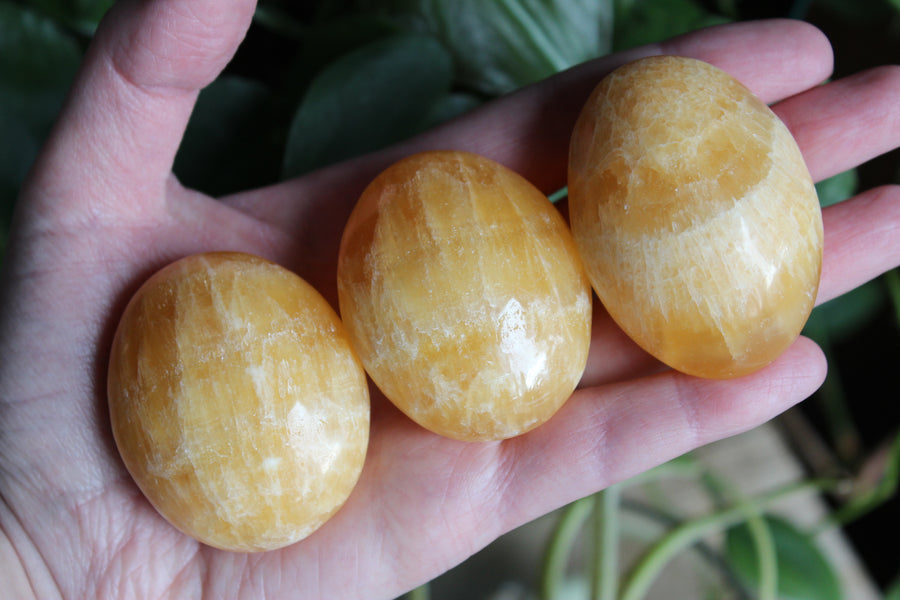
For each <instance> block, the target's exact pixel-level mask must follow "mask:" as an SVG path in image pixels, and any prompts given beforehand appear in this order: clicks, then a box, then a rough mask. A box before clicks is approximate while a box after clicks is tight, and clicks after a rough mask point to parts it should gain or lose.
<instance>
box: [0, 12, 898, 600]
mask: <svg viewBox="0 0 900 600" xmlns="http://www.w3.org/2000/svg"><path fill="white" fill-rule="evenodd" d="M221 4H222V3H221V1H220V0H142V1H138V0H123V1H122V2H119V3H118V4H117V5H116V6H115V7H114V9H113V10H112V12H111V14H110V15H109V16H108V18H107V19H106V20H105V22H104V23H103V25H102V27H101V28H100V30H99V31H98V34H97V37H96V41H95V43H94V45H93V47H92V48H91V50H90V52H89V54H88V56H87V57H86V59H85V62H84V65H83V68H82V70H81V72H80V75H79V77H78V79H77V82H76V83H75V85H74V89H73V91H72V94H71V96H70V98H69V101H68V102H67V104H66V106H65V109H64V110H63V112H62V114H61V115H60V118H59V122H58V125H57V127H56V128H55V130H54V132H53V134H52V136H51V137H50V139H49V141H48V142H47V145H46V147H45V149H44V150H43V153H42V154H41V156H40V159H39V160H38V161H37V164H36V165H35V167H34V170H33V172H32V174H31V177H30V179H29V181H28V183H27V185H26V186H25V188H24V190H23V191H22V196H21V201H20V204H19V210H18V213H17V216H16V220H15V224H14V231H13V234H12V240H11V242H10V247H9V251H8V255H7V257H6V264H5V267H4V272H3V276H2V277H3V279H2V288H0V289H2V297H0V356H2V357H3V360H2V361H0V498H2V502H0V527H2V529H0V580H2V581H3V582H4V591H5V592H8V591H10V590H12V597H17V598H19V597H21V598H28V597H38V598H42V599H51V598H73V599H74V598H122V597H127V598H161V597H178V598H183V597H204V598H205V597H208V598H282V597H285V598H287V597H291V598H297V597H298V590H300V592H299V595H300V596H301V597H304V598H329V599H339V598H391V597H395V596H397V595H399V594H401V593H402V592H404V591H406V590H408V589H410V588H412V587H414V586H416V585H418V584H420V583H422V582H424V581H426V580H428V579H430V578H432V577H434V576H436V575H438V574H440V573H441V572H443V571H445V570H447V569H448V568H450V567H452V566H453V565H455V564H457V563H459V562H460V561H461V560H463V559H465V558H466V557H468V556H470V555H471V554H472V553H473V552H475V551H476V550H478V549H480V548H482V547H483V546H485V545H486V544H488V543H489V542H491V541H492V540H493V539H495V538H496V537H497V536H499V535H500V534H502V533H503V532H505V531H508V530H510V529H512V528H514V527H516V526H518V525H521V524H523V523H525V522H526V521H528V520H530V519H532V518H535V517H537V516H539V515H541V514H543V513H546V512H548V511H550V510H552V509H554V508H556V507H558V506H560V505H562V504H564V503H567V502H569V501H572V500H574V499H576V498H578V497H581V496H584V495H587V494H589V493H592V492H595V491H597V490H599V489H602V488H603V487H605V486H607V485H609V484H611V483H613V482H616V481H619V480H622V479H625V478H627V477H629V476H632V475H635V474H637V473H639V472H641V471H644V470H646V469H648V468H650V467H652V466H654V465H657V464H659V463H661V462H664V461H666V460H668V459H670V458H672V457H675V456H677V455H680V454H682V453H684V452H686V451H689V450H691V449H693V448H696V447H698V446H700V445H703V444H706V443H709V442H712V441H714V440H717V439H720V438H722V437H725V436H729V435H733V434H736V433H739V432H741V431H745V430H747V429H749V428H752V427H754V426H756V425H758V424H760V423H762V422H764V421H766V420H768V419H771V418H772V417H774V416H775V415H777V414H779V413H780V412H782V411H784V410H785V409H787V408H789V407H790V406H792V405H794V404H795V403H797V402H799V401H801V400H803V399H804V398H806V397H808V396H809V395H810V394H811V393H812V392H813V391H814V390H815V389H816V388H817V387H818V386H819V385H820V383H821V382H822V379H823V377H824V373H825V368H826V367H825V363H824V359H823V357H822V354H821V352H820V351H819V349H818V348H817V347H816V346H815V345H814V344H813V343H812V342H810V341H809V340H806V339H799V340H798V341H797V342H796V343H795V344H794V345H793V346H792V347H791V348H790V349H789V350H788V351H787V352H786V353H785V354H784V355H783V356H782V357H781V358H780V359H779V360H777V361H776V362H775V363H773V364H772V365H771V366H769V367H767V368H766V369H764V370H762V371H760V372H758V373H755V374H753V375H751V376H748V377H745V378H741V379H737V380H731V381H707V380H700V379H694V378H691V377H687V376H684V375H679V374H677V373H673V372H671V371H666V370H663V369H661V368H660V367H659V365H657V364H656V363H655V362H653V360H651V359H650V358H648V357H647V356H646V355H645V354H643V353H642V352H641V351H640V350H639V349H637V348H636V347H635V346H634V345H633V344H632V343H630V342H629V341H628V340H627V339H626V338H625V337H624V336H623V334H622V333H621V332H620V331H619V330H617V329H616V328H615V327H614V326H613V325H612V324H611V322H610V321H609V319H608V317H607V316H606V315H605V314H604V313H603V311H602V310H600V308H599V307H596V308H595V313H596V317H595V322H594V333H593V337H594V339H593V342H594V343H593V345H592V350H591V356H590V360H589V363H588V368H587V371H586V373H585V377H584V380H583V382H582V385H581V388H580V389H579V390H578V391H576V392H575V394H574V395H573V396H572V398H571V399H570V400H569V402H568V403H567V404H566V406H565V407H564V408H563V409H562V410H561V411H560V412H559V413H558V414H557V415H556V416H555V417H554V418H553V419H551V421H550V422H548V423H547V424H546V425H544V426H542V427H540V428H538V429H537V430H535V431H533V432H531V433H529V434H527V435H525V436H522V437H519V438H515V439H512V440H509V441H506V442H502V443H485V444H466V443H461V442H455V441H451V440H448V439H444V438H440V437H437V436H435V435H433V434H430V433H427V432H425V431H424V430H422V429H420V428H418V427H417V426H415V425H414V424H413V423H411V422H410V421H409V420H408V419H406V418H405V417H403V416H402V415H401V414H400V413H398V412H397V411H396V410H394V409H392V408H391V407H390V406H389V405H388V404H387V403H386V402H384V401H383V400H382V399H379V398H377V397H376V398H375V400H374V405H373V423H372V438H371V446H370V449H369V455H368V459H367V462H366V465H365V468H364V471H363V475H362V478H361V480H360V482H359V485H358V487H357V488H356V490H355V491H354V493H353V494H352V496H351V498H350V500H349V501H348V503H347V504H346V505H345V507H344V508H343V509H342V510H341V511H340V512H339V513H338V514H337V515H336V516H335V517H334V518H333V519H332V520H331V521H329V522H328V523H327V524H326V525H325V526H324V527H323V528H322V529H320V530H319V531H318V532H316V533H315V534H313V536H311V537H310V538H308V539H306V540H304V541H302V542H300V543H298V544H296V545H294V546H291V547H289V548H286V549H284V550H283V551H279V552H271V553H264V554H253V555H247V554H235V553H227V552H220V551H216V550H213V549H211V548H209V547H205V546H202V545H199V544H198V543H197V542H195V541H194V540H192V539H190V538H188V537H185V536H184V535H182V534H180V533H179V532H177V531H176V530H175V529H173V528H172V527H170V526H169V525H168V524H167V523H166V522H165V521H163V520H162V518H160V517H159V516H158V515H157V514H156V513H155V512H154V511H153V509H152V508H151V507H150V505H149V504H148V503H147V502H146V501H145V500H144V499H143V497H142V496H141V495H140V493H139V492H138V490H137V488H136V487H135V485H134V484H133V483H132V481H131V480H130V479H129V477H128V476H127V473H126V472H125V470H124V467H123V465H122V463H121V461H120V459H119V458H118V455H117V453H116V450H115V447H114V445H113V443H112V438H111V433H110V429H109V422H108V417H107V412H106V399H105V393H104V386H105V383H104V381H105V368H106V367H105V364H106V361H107V358H108V349H109V343H110V337H111V333H112V330H113V328H114V326H115V322H116V320H117V319H118V316H119V314H120V313H121V310H122V308H123V305H124V302H125V301H126V299H127V298H128V296H129V295H130V294H131V293H132V292H133V291H134V290H135V289H136V286H137V285H138V284H139V283H140V282H141V281H143V280H144V279H145V278H146V277H147V276H148V275H149V274H150V273H151V272H153V271H155V270H156V269H158V268H159V267H161V266H162V265H163V264H165V263H168V262H170V261H171V260H173V259H175V258H178V257H180V256H183V255H185V254H188V253H193V252H198V251H204V250H239V251H244V252H251V253H254V254H258V255H262V256H264V257H266V258H269V259H272V260H275V261H277V262H279V263H281V264H283V265H285V266H287V267H289V268H291V269H293V270H295V271H296V272H297V273H299V274H300V275H301V276H303V277H304V278H306V279H307V280H308V281H309V282H310V283H312V284H313V285H315V286H316V287H317V288H318V289H319V290H320V291H322V292H323V293H324V294H325V296H326V297H327V298H329V300H331V301H332V303H335V304H336V302H335V300H336V293H335V281H334V278H335V271H334V264H335V260H336V256H337V247H338V242H339V236H340V232H341V229H342V227H343V224H344V222H345V220H346V218H347V215H348V214H349V211H350V209H351V208H352V206H353V204H354V202H355V200H356V198H357V197H358V194H359V192H360V191H361V189H362V187H363V186H364V185H365V183H367V182H368V181H369V180H370V179H371V178H372V177H374V176H375V174H377V173H378V172H379V171H380V170H381V169H383V168H384V167H386V166H387V165H388V164H389V163H391V162H392V161H394V160H396V159H397V158H399V157H400V156H403V155H405V154H408V153H410V152H413V151H417V150H424V149H429V148H438V147H443V148H447V147H452V148H457V149H463V150H469V151H473V152H477V153H480V154H484V155H486V156H488V157H490V158H493V159H494V160H497V161H499V162H501V163H503V164H505V165H507V166H509V167H511V168H513V169H514V170H516V171H518V172H519V173H521V174H523V175H524V176H526V177H527V178H529V179H531V180H532V181H533V182H534V183H535V184H536V185H537V186H538V187H540V188H541V189H542V190H544V191H548V192H549V191H552V190H554V189H556V188H558V187H560V186H561V185H563V183H564V180H565V179H564V178H565V157H566V146H567V143H568V134H569V131H570V130H571V126H572V124H573V123H574V119H575V117H576V115H577V112H578V108H579V106H580V104H581V102H583V100H584V99H585V98H586V97H587V94H588V92H589V91H590V89H591V88H592V87H593V85H594V84H595V83H596V82H597V81H599V79H600V78H601V77H602V76H603V75H604V74H605V73H606V72H608V71H609V70H610V69H611V68H613V67H614V66H617V65H618V64H621V63H622V62H623V61H625V60H627V59H630V58H635V57H637V56H641V55H647V54H653V53H660V52H666V53H677V54H683V55H687V56H692V57H695V58H699V59H702V60H706V61H708V62H711V63H713V64H715V65H716V66H719V67H720V68H723V69H725V70H726V71H728V72H730V73H732V74H733V75H734V76H736V77H737V78H738V79H739V80H741V81H742V82H744V83H745V84H746V85H748V86H749V87H750V88H751V89H752V90H754V91H755V93H757V94H758V95H759V96H761V97H762V98H763V100H765V101H766V102H769V103H772V102H774V103H775V105H774V108H775V110H776V112H777V113H778V114H779V115H780V116H781V118H782V119H784V120H785V122H786V123H787V125H788V126H789V127H790V129H791V131H792V133H793V134H794V135H795V137H796V138H797V140H798V143H799V145H800V147H801V149H802V151H803V153H804V156H805V158H806V160H807V162H808V164H809V167H810V169H811V171H812V174H813V177H814V178H815V179H817V180H818V179H822V178H824V177H827V176H829V175H833V174H835V173H837V172H839V171H841V170H844V169H847V168H850V167H853V166H855V165H858V164H860V163H861V162H864V161H865V160H867V159H869V158H871V157H874V156H877V155H879V154H881V153H883V152H886V151H888V150H890V149H891V148H894V147H896V146H897V145H898V143H900V103H898V102H897V98H898V97H900V70H898V69H897V68H896V67H885V68H880V69H875V70H872V71H868V72H865V73H860V74H858V75H855V76H852V77H849V78H847V79H845V80H841V81H836V82H834V83H830V84H827V85H824V86H819V84H820V83H821V82H822V81H823V80H824V79H826V78H827V77H828V75H829V73H830V71H831V67H832V54H831V49H830V47H829V45H828V43H827V41H826V40H825V39H824V37H823V36H822V34H821V33H819V32H818V31H816V30H815V29H813V28H811V27H810V26H808V25H804V24H802V23H799V22H784V21H776V22H768V23H755V24H739V25H733V26H725V27H720V28H716V29H712V30H707V31H704V32H699V33H695V34H691V35H688V36H686V37H682V38H678V39H675V40H672V41H669V42H666V43H665V44H662V45H659V46H652V47H645V48H640V49H637V50H634V51H629V52H627V53H624V54H617V55H615V56H611V57H607V58H604V59H601V60H598V61H595V62H591V63H588V64H586V65H583V66H581V67H578V68H576V69H573V70H571V71H569V72H566V73H564V74H562V75H560V76H558V77H556V78H554V79H553V80H551V81H548V82H544V83H541V84H537V85H535V86H532V87H529V88H527V89H525V90H522V91H521V92H519V93H516V94H513V95H511V96H508V97H505V98H503V99H501V100H498V101H497V102H495V103H493V104H490V105H488V106H486V107H485V108H483V109H481V110H479V111H477V112H475V113H474V114H472V115H470V116H467V117H465V118H462V119H460V120H457V121H455V122H453V123H451V124H448V125H446V126H443V127H441V128H439V129H436V130H433V131H431V132H429V133H427V134H425V135H422V136H419V137H417V138H415V139H413V140H411V141H409V142H407V143H405V144H403V145H402V146H399V147H396V148H392V149H389V150H387V151H384V152H381V153H378V154H375V155H371V156H367V157H364V158H361V159H358V160H355V161H351V162H348V163H345V164H341V165H338V166H335V167H332V168H329V169H326V170H324V171H320V172H318V173H315V174H312V175H310V176H308V177H305V178H303V179H298V180H294V181H289V182H285V183H283V184H279V185H277V186H274V187H270V188H266V189H261V190H255V191H249V192H246V193H241V194H237V195H234V196H230V197H227V198H224V199H221V201H213V200H212V199H210V198H208V197H205V196H203V195H201V194H198V193H196V192H193V191H191V190H187V189H184V188H183V187H181V186H180V185H179V183H178V181H176V179H175V178H174V177H173V176H172V175H171V174H170V172H171V166H172V161H173V157H174V154H175V151H176V148H177V146H178V143H179V139H180V137H181V135H182V133H183V130H184V126H185V123H186V121H187V119H188V116H189V113H190V111H191V108H192V106H193V103H194V101H195V99H196V96H197V91H198V90H199V89H200V88H201V87H202V86H204V85H206V84H208V83H209V82H210V81H212V80H213V79H214V77H215V76H216V75H217V73H218V72H219V71H220V70H221V69H222V68H223V67H224V66H225V64H226V63H227V61H228V59H229V58H230V56H231V55H232V54H233V52H234V50H235V48H236V47H237V45H238V44H239V42H240V40H241V38H242V37H243V34H244V33H245V30H246V28H247V26H248V23H249V20H250V17H251V14H252V11H253V7H254V4H253V2H252V1H249V0H234V1H231V2H229V6H228V7H223V6H222V5H221ZM825 232H826V240H825V263H824V270H823V275H822V283H821V287H820V292H819V301H820V302H821V301H824V300H827V299H829V298H832V297H835V296H837V295H839V294H841V293H843V292H846V291H848V290H850V289H852V288H853V287H855V286H858V285H860V284H862V283H863V282H865V281H867V280H869V279H871V278H872V277H874V276H876V275H878V274H879V273H881V272H883V271H885V270H887V269H890V268H892V267H894V266H896V265H898V264H900V188H898V187H897V186H893V187H881V188H878V189H874V190H869V191H866V192H863V193H862V194H860V195H858V196H857V197H855V198H853V199H851V200H849V201H848V202H846V203H843V204H840V205H836V206H834V207H832V208H829V209H828V210H827V211H826V213H825Z"/></svg>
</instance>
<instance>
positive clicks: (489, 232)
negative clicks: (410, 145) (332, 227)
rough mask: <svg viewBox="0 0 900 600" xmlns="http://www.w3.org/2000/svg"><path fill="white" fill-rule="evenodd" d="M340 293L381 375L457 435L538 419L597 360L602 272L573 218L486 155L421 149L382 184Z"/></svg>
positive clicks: (358, 231)
mask: <svg viewBox="0 0 900 600" xmlns="http://www.w3.org/2000/svg"><path fill="white" fill-rule="evenodd" d="M338 291H339V298H340V307H341V315H342V317H343V319H344V323H345V324H346V326H347V330H348V331H349V333H350V337H351V339H352V340H353V343H354V347H355V348H356V350H357V352H358V353H359V355H360V358H361V359H362V361H363V364H364V365H365V366H366V370H367V371H368V372H369V374H370V375H371V377H372V379H373V380H374V381H375V383H376V384H377V385H378V387H379V388H380V389H381V390H382V392H384V394H385V395H386V396H387V397H388V398H389V399H390V400H391V401H392V402H393V403H394V404H395V405H396V406H398V407H399V408H400V409H401V410H402V411H403V412H405V413H406V414H407V415H409V416H410V417H411V418H412V419H413V420H415V421H416V422H418V423H419V424H421V425H422V426H424V427H426V428H427V429H429V430H431V431H434V432H437V433H439V434H441V435H444V436H447V437H451V438H455V439H460V440H467V441H475V440H497V439H503V438H508V437H512V436H515V435H518V434H520V433H523V432H525V431H528V430H530V429H532V428H534V427H537V426H538V425H539V424H541V423H543V422H544V421H546V420H547V419H549V418H550V416H552V415H553V414H554V413H555V412H556V410H557V409H558V408H559V407H560V406H561V405H562V404H563V403H564V402H565V400H566V399H567V398H568V397H569V395H570V394H571V393H572V390H573V389H574V388H575V385H576V384H577V383H578V381H579V379H580V377H581V374H582V372H583V371H584V367H585V364H586V361H587V351H588V346H589V344H590V321H591V296H590V284H589V283H588V281H587V277H586V275H585V273H584V269H583V267H582V265H581V261H580V259H579V257H578V255H577V252H576V249H575V245H574V242H573V241H572V238H571V234H570V232H569V230H568V228H567V226H566V224H565V222H564V220H563V219H562V217H561V215H560V214H559V212H558V211H557V210H556V209H555V208H554V207H553V205H552V204H551V203H550V202H549V200H548V199H547V197H546V196H544V195H543V194H541V192H540V191H538V190H537V189H536V188H535V187H534V186H533V185H531V184H530V183H528V182H527V181H526V180H525V179H523V178H522V177H520V176H519V175H517V174H516V173H514V172H512V171H510V170H509V169H507V168H505V167H503V166H501V165H499V164H497V163H495V162H493V161H490V160H488V159H486V158H482V157H479V156H476V155H474V154H469V153H464V152H450V151H447V152H426V153H422V154H417V155H414V156H411V157H408V158H406V159H404V160H402V161H400V162H398V163H396V164H394V165H393V166H391V167H390V168H388V169H387V170H386V171H385V172H383V173H382V174H381V175H379V176H378V177H377V178H376V179H375V180H374V181H373V182H372V183H371V184H370V185H369V187H368V188H367V189H366V190H365V192H364V193H363V195H362V197H361V198H360V200H359V203H358V204H357V206H356V208H355V210H354V212H353V214H352V215H351V217H350V220H349V222H348V223H347V226H346V229H345V231H344V237H343V240H342V243H341V250H340V256H339V259H338Z"/></svg>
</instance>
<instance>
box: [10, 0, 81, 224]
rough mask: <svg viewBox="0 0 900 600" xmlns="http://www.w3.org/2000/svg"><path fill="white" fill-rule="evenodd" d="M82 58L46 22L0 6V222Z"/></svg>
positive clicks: (21, 10)
mask: <svg viewBox="0 0 900 600" xmlns="http://www.w3.org/2000/svg"><path fill="white" fill-rule="evenodd" d="M80 59H81V52H80V50H79V48H78V46H77V45H76V43H75V42H74V40H72V38H70V37H69V36H68V35H67V34H65V33H63V32H62V31H60V29H59V28H58V27H56V26H55V25H54V23H53V22H52V21H51V20H50V19H48V18H46V17H42V16H38V15H36V14H35V13H33V12H31V11H29V10H26V9H24V8H22V7H20V6H18V5H16V4H13V3H11V2H6V1H0V136H2V137H0V139H2V140H3V144H2V145H0V148H2V149H0V162H2V165H0V214H2V215H3V217H6V216H7V215H9V213H10V212H11V210H12V204H13V202H14V200H15V197H16V195H17V194H18V190H19V186H20V185H21V184H22V180H23V179H24V177H25V173H26V172H27V170H28V169H29V167H30V166H31V163H32V162H33V160H34V158H35V156H36V155H37V152H38V148H39V147H40V146H41V144H42V143H43V141H44V138H45V137H46V135H47V133H48V132H49V130H50V127H51V126H52V124H53V121H54V120H55V119H56V115H57V113H58V112H59V109H60V107H61V106H62V103H63V100H64V99H65V95H66V92H67V91H68V88H69V86H70V84H71V82H72V79H73V77H74V76H75V71H76V70H77V68H78V63H79V61H80ZM2 220H3V219H0V221H2Z"/></svg>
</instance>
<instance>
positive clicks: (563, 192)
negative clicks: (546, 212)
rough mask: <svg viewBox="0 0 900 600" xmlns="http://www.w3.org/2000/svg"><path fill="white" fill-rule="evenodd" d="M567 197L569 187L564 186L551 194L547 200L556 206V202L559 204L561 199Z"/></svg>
mask: <svg viewBox="0 0 900 600" xmlns="http://www.w3.org/2000/svg"><path fill="white" fill-rule="evenodd" d="M568 195H569V186H564V187H561V188H559V189H558V190H556V191H555V192H553V193H552V194H550V196H549V200H550V202H552V203H553V204H556V203H557V202H559V201H560V200H562V199H563V198H565V197H567V196H568Z"/></svg>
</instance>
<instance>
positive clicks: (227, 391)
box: [108, 253, 369, 551]
mask: <svg viewBox="0 0 900 600" xmlns="http://www.w3.org/2000/svg"><path fill="white" fill-rule="evenodd" d="M108 392H109V409H110V417H111V420H112V429H113V433H114V435H115V440H116V444H117V445H118V448H119V451H120V453H121V455H122V459H123V460H124V462H125V465H126V467H127V468H128V470H129V472H130V473H131V475H132V476H133V478H134V480H135V481H136V482H137V484H138V486H139V487H140V489H141V491H142V492H143V493H144V495H145V496H146V497H147V499H148V500H149V501H150V502H151V503H152V504H153V506H155V507H156V509H157V510H158V511H159V512H160V513H161V514H162V515H163V516H164V517H165V518H166V519H168V520H169V521H170V522H171V523H172V524H173V525H175V526H176V527H177V528H179V529H181V530H182V531H183V532H185V533H187V534H188V535H191V536H193V537H194V538H196V539H198V540H200V541H202V542H204V543H206V544H209V545H211V546H215V547H218V548H223V549H227V550H240V551H256V550H270V549H274V548H279V547H282V546H285V545H288V544H291V543H293V542H296V541H298V540H300V539H302V538H304V537H306V536H307V535H309V534H310V533H311V532H312V531H313V530H315V529H316V528H318V527H319V526H320V525H321V524H322V523H324V522H325V520H326V519H328V517H330V516H331V515H332V514H333V513H334V512H335V511H337V510H338V508H339V507H340V506H341V505H342V504H343V503H344V501H345V500H346V499H347V497H348V496H349V494H350V491H351V490H352V489H353V487H354V485H355V483H356V481H357V478H358V477H359V474H360V471H361V469H362V465H363V461H364V458H365V454H366V446H367V443H368V432H369V396H368V389H367V384H366V379H365V373H364V371H363V369H362V365H361V364H360V363H359V360H358V358H357V357H356V355H355V353H354V352H353V350H352V349H351V346H350V342H349V340H348V339H347V336H346V333H345V331H344V329H343V326H342V325H341V323H340V321H339V320H338V317H337V315H336V314H335V312H334V310H333V309H332V308H331V307H330V306H329V305H328V303H327V302H326V301H325V300H324V299H323V298H322V297H321V296H320V295H319V294H318V293H317V292H316V291H315V290H314V289H313V288H312V287H310V286H309V285H308V284H307V283H306V282H304V281H303V280H302V279H300V278H299V277H298V276H296V275H294V274H293V273H291V272H289V271H287V270H286V269H284V268H282V267H279V266H278V265H275V264H272V263H269V262H267V261H264V260H262V259H260V258H256V257H253V256H249V255H245V254H236V253H211V254H200V255H194V256H190V257H187V258H184V259H182V260H179V261H177V262H175V263H173V264H172V265H169V266H168V267H166V268H164V269H163V270H161V271H159V272H158V273H156V274H155V275H154V276H152V277H151V278H150V279H149V280H148V281H147V282H146V283H145V284H144V285H143V286H142V287H141V288H140V289H139V290H138V292H137V293H136V294H135V296H134V297H133V298H132V300H131V302H130V303H129V304H128V306H127V308H126V310H125V313H124V315H123V317H122V320H121V322H120V324H119V327H118V330H117V332H116V336H115V340H114V342H113V347H112V355H111V358H110V365H109V378H108Z"/></svg>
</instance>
